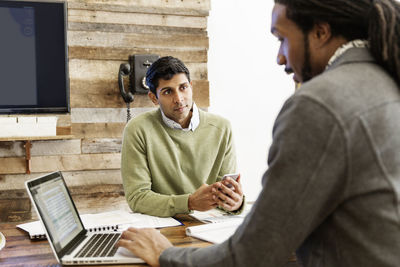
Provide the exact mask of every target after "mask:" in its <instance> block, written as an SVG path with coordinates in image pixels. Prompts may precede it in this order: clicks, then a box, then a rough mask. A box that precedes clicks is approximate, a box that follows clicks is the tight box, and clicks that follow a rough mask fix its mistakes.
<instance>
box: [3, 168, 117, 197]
mask: <svg viewBox="0 0 400 267" xmlns="http://www.w3.org/2000/svg"><path fill="white" fill-rule="evenodd" d="M47 173H48V172H36V173H31V174H0V192H3V197H7V198H12V197H14V198H15V197H18V195H17V194H16V193H15V192H18V191H13V192H14V193H8V194H7V195H6V193H5V191H10V190H25V184H24V183H25V181H27V180H30V179H33V178H36V177H39V176H42V175H45V174H47ZM62 174H63V176H64V179H65V182H66V184H67V186H68V187H80V186H93V185H101V184H122V178H121V171H120V170H119V169H109V170H107V169H105V170H87V171H63V172H62ZM10 192H11V191H10ZM22 192H23V191H22ZM20 194H21V193H20ZM19 196H21V197H22V196H23V195H19Z"/></svg>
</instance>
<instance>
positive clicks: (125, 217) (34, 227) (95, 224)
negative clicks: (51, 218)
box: [17, 210, 182, 238]
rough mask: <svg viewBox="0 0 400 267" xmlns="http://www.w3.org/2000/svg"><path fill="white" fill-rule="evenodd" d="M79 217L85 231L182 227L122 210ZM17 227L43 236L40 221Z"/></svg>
mask: <svg viewBox="0 0 400 267" xmlns="http://www.w3.org/2000/svg"><path fill="white" fill-rule="evenodd" d="M80 217H81V220H82V223H83V225H84V227H85V228H86V229H88V230H90V229H96V230H98V231H103V230H104V231H107V230H111V227H113V228H114V229H115V228H117V229H118V231H123V230H125V229H127V228H129V227H136V228H164V227H172V226H179V225H182V223H181V222H179V221H178V220H175V219H174V218H171V217H168V218H161V217H155V216H150V215H145V214H140V213H131V212H128V211H122V210H117V211H110V212H102V213H94V214H83V215H80ZM17 227H18V228H21V229H22V230H25V231H27V232H28V233H29V235H30V237H31V238H35V237H36V238H40V237H44V235H45V231H44V229H43V226H42V224H41V222H40V221H34V222H29V223H24V224H19V225H17Z"/></svg>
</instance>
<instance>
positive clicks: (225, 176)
mask: <svg viewBox="0 0 400 267" xmlns="http://www.w3.org/2000/svg"><path fill="white" fill-rule="evenodd" d="M239 175H240V174H239V173H230V174H225V175H224V177H222V181H223V180H225V179H226V178H227V177H231V178H232V179H233V180H235V181H236V180H237V178H239ZM226 186H227V187H229V188H232V187H233V185H232V184H227V185H226Z"/></svg>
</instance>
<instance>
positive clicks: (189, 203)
mask: <svg viewBox="0 0 400 267" xmlns="http://www.w3.org/2000/svg"><path fill="white" fill-rule="evenodd" d="M188 210H193V207H192V194H190V195H189V197H188Z"/></svg>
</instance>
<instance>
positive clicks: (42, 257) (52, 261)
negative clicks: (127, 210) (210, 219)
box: [0, 215, 211, 267]
mask: <svg viewBox="0 0 400 267" xmlns="http://www.w3.org/2000/svg"><path fill="white" fill-rule="evenodd" d="M177 219H178V220H180V221H181V222H182V223H183V224H184V225H183V226H176V227H168V228H163V229H161V233H162V234H164V235H165V236H166V237H167V238H168V239H169V240H170V241H171V242H172V244H174V245H175V246H178V247H206V246H209V245H211V243H208V242H204V241H201V240H199V239H196V238H192V237H188V236H186V234H185V230H186V227H188V226H194V225H199V224H202V223H201V222H199V221H197V220H195V219H193V218H191V217H190V216H188V215H180V216H177ZM17 224H20V223H0V232H2V233H3V235H4V236H5V237H6V240H7V243H6V246H5V247H4V248H3V249H2V250H0V266H2V267H3V266H9V267H16V266H61V264H59V263H57V260H56V258H55V257H54V254H53V253H52V251H51V248H50V245H49V243H48V242H47V240H30V239H29V235H28V234H27V233H26V232H25V231H23V230H20V229H18V228H16V225H17ZM90 266H96V265H90ZM99 266H104V265H99ZM112 266H145V265H144V264H129V265H112Z"/></svg>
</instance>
